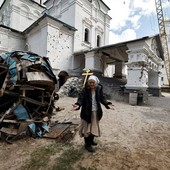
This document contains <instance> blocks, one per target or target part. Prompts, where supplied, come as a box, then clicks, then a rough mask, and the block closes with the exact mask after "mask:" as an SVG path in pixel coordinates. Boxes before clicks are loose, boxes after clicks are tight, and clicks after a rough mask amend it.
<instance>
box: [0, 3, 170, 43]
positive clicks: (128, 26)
mask: <svg viewBox="0 0 170 170" xmlns="http://www.w3.org/2000/svg"><path fill="white" fill-rule="evenodd" d="M2 1H3V0H0V4H1V3H2ZM103 2H104V3H105V4H106V5H107V6H108V7H109V8H110V9H111V10H110V11H109V13H108V14H109V15H110V16H111V18H112V20H111V22H110V35H109V44H114V43H119V42H123V41H128V40H133V39H136V38H142V37H145V36H152V35H155V34H159V29H158V20H157V15H156V6H155V0H103ZM162 6H163V13H164V17H165V18H170V0H162Z"/></svg>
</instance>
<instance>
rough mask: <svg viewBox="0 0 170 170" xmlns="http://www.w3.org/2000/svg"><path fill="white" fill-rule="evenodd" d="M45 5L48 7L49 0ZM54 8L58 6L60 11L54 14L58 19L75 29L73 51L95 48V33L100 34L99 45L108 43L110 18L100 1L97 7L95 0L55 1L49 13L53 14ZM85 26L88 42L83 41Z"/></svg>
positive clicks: (49, 5)
mask: <svg viewBox="0 0 170 170" xmlns="http://www.w3.org/2000/svg"><path fill="white" fill-rule="evenodd" d="M99 2H100V1H99ZM55 5H56V6H55ZM47 6H48V8H50V7H52V4H50V2H49V3H47ZM55 8H58V10H59V11H60V15H59V14H58V15H57V16H56V17H57V18H58V19H59V20H61V21H63V22H65V23H67V24H69V25H71V26H73V27H75V28H76V29H77V31H76V32H75V37H74V51H75V52H77V51H80V50H82V49H91V48H95V47H96V45H97V42H96V40H97V35H100V36H101V44H100V46H104V45H107V44H108V43H109V37H108V36H109V24H110V19H111V18H110V17H109V16H108V14H107V13H108V9H107V8H106V7H105V6H104V5H103V4H102V3H100V7H99V6H98V2H97V0H93V1H92V3H90V2H89V1H87V0H63V1H61V2H60V3H59V1H56V3H55V4H54V9H53V10H52V9H50V11H49V14H52V15H54V10H55ZM96 8H98V9H96ZM99 8H100V10H99ZM50 12H51V13H50ZM85 28H88V29H89V31H90V33H89V34H90V36H89V38H90V39H89V40H90V44H88V43H84V30H85Z"/></svg>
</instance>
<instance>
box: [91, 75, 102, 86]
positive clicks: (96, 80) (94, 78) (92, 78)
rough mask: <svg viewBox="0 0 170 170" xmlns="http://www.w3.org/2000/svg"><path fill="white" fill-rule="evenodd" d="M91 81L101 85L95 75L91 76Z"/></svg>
mask: <svg viewBox="0 0 170 170" xmlns="http://www.w3.org/2000/svg"><path fill="white" fill-rule="evenodd" d="M89 80H94V81H95V82H96V84H98V83H100V81H99V79H98V77H97V76H95V75H91V76H89V78H88V81H89Z"/></svg>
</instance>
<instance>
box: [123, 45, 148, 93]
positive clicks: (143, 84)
mask: <svg viewBox="0 0 170 170" xmlns="http://www.w3.org/2000/svg"><path fill="white" fill-rule="evenodd" d="M128 47H129V50H128V51H127V53H128V63H127V68H128V70H127V72H128V75H127V84H126V89H136V90H140V89H147V88H148V70H147V59H148V51H147V50H146V49H145V47H144V43H134V44H130V45H129V46H128Z"/></svg>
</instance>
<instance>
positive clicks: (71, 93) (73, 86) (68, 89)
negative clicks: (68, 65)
mask: <svg viewBox="0 0 170 170" xmlns="http://www.w3.org/2000/svg"><path fill="white" fill-rule="evenodd" d="M82 84H83V79H81V78H78V77H70V78H68V79H67V81H66V82H65V83H64V84H63V85H62V86H61V87H60V89H59V91H58V92H57V94H58V95H59V97H64V96H67V97H77V96H78V95H79V93H80V91H81V90H82Z"/></svg>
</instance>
